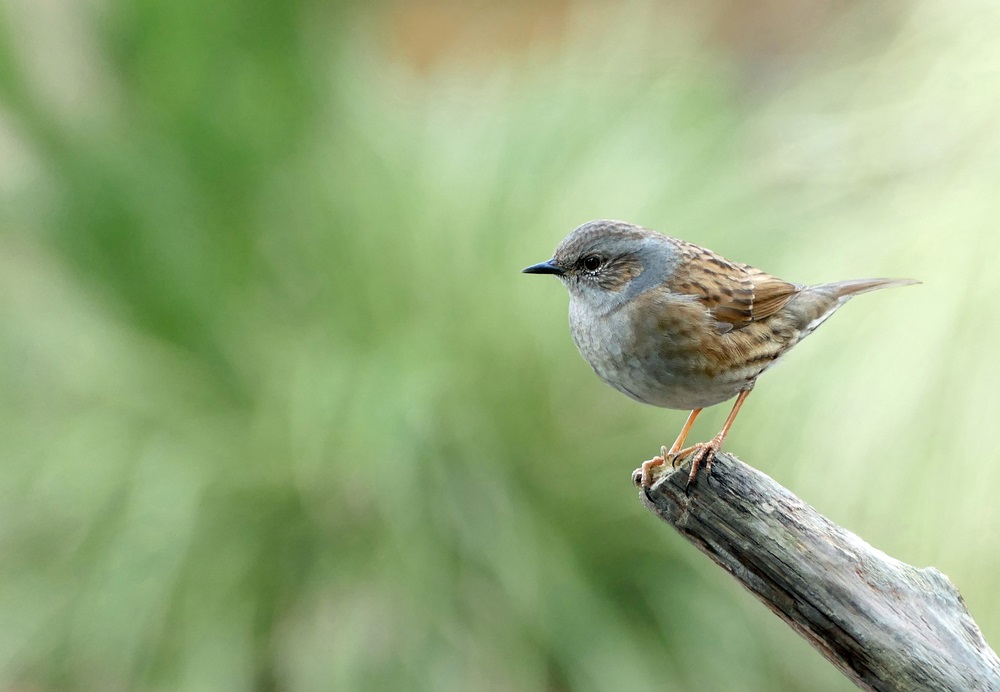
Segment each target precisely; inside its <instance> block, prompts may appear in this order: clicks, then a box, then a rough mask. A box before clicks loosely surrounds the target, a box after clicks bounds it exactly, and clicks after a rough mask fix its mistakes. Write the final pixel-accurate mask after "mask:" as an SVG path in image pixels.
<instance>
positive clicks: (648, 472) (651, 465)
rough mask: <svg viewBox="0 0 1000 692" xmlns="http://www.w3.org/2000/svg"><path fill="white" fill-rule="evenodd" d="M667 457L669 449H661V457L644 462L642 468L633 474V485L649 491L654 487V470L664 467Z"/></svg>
mask: <svg viewBox="0 0 1000 692" xmlns="http://www.w3.org/2000/svg"><path fill="white" fill-rule="evenodd" d="M666 456H667V448H666V447H660V456H658V457H653V458H652V459H647V460H646V461H644V462H642V466H640V467H639V468H637V469H636V470H635V471H633V472H632V483H633V484H634V485H637V486H639V487H640V488H646V489H647V490H648V489H649V488H651V487H652V486H653V469H655V468H656V467H657V466H663V464H664V459H665V458H666Z"/></svg>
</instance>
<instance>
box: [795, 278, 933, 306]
mask: <svg viewBox="0 0 1000 692" xmlns="http://www.w3.org/2000/svg"><path fill="white" fill-rule="evenodd" d="M918 283H920V282H919V281H916V280H914V279H853V280H851V281H834V282H833V283H829V284H820V285H819V286H812V287H810V289H809V290H814V291H820V292H823V293H831V294H833V295H835V296H836V297H837V298H838V299H842V300H841V302H843V300H846V299H848V298H850V297H851V296H856V295H858V294H859V293H867V292H868V291H877V290H878V289H880V288H893V287H894V286H909V285H910V284H918Z"/></svg>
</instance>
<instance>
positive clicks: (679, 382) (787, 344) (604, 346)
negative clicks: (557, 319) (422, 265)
mask: <svg viewBox="0 0 1000 692" xmlns="http://www.w3.org/2000/svg"><path fill="white" fill-rule="evenodd" d="M523 272H524V273H527V274H551V275H554V276H556V277H558V278H559V280H560V281H562V283H563V284H564V285H565V286H566V288H567V289H568V290H569V295H570V302H569V324H570V333H571V334H572V337H573V341H574V343H575V344H576V347H577V349H578V350H579V351H580V354H581V355H582V356H583V358H584V360H586V361H587V363H589V364H590V366H591V367H592V368H593V370H594V372H595V373H597V375H598V377H600V378H601V379H602V380H604V382H606V383H607V384H609V385H611V386H612V387H614V388H615V389H617V390H618V391H619V392H622V393H623V394H625V395H627V396H629V397H631V398H632V399H634V400H636V401H639V402H641V403H644V404H650V405H653V406H660V407H664V408H669V409H679V410H686V411H690V413H689V414H688V417H687V420H686V421H685V423H684V425H683V427H682V428H681V430H680V433H679V434H678V436H677V439H676V440H675V441H674V443H673V445H671V446H670V448H669V449H667V447H666V446H661V447H660V454H659V456H655V457H653V458H652V459H650V460H648V461H645V462H643V464H642V467H641V470H637V471H636V476H635V479H634V480H635V481H636V483H637V484H639V485H641V487H643V488H646V489H648V488H650V487H651V485H652V483H653V471H654V469H655V468H656V467H658V466H661V465H664V464H665V463H668V462H669V463H670V464H671V465H672V466H674V467H676V465H677V463H678V462H679V461H680V460H683V459H686V458H688V457H691V470H690V472H689V474H688V479H687V486H686V487H687V488H688V489H690V487H691V484H692V483H694V482H695V479H696V478H697V475H698V469H699V468H700V467H701V466H702V465H704V466H705V472H706V474H708V476H709V477H710V476H711V472H712V460H713V459H714V458H715V455H716V454H717V453H718V452H719V451H720V450H721V449H722V445H723V442H724V441H725V439H726V435H728V433H729V430H730V428H731V427H732V425H733V421H734V420H735V419H736V416H737V414H738V413H739V412H740V408H741V407H742V406H743V404H744V402H745V401H746V399H747V396H749V394H750V392H751V391H752V390H753V388H754V385H755V384H756V382H757V378H759V377H760V376H761V375H762V374H763V373H764V372H766V371H767V370H768V369H770V368H771V367H772V366H773V365H774V364H775V363H777V362H778V361H779V360H780V359H781V358H782V357H784V355H785V354H786V353H788V351H789V350H791V349H792V347H794V346H795V345H796V344H798V343H799V342H800V341H802V339H804V338H805V337H807V336H808V335H809V334H811V333H812V332H813V331H814V330H815V329H816V328H817V327H819V326H820V325H821V324H823V322H825V321H826V320H827V318H829V317H830V315H832V314H833V313H834V312H836V311H837V310H838V309H839V308H840V307H841V306H842V305H844V303H846V302H847V301H848V300H849V299H851V298H852V297H854V296H856V295H858V294H861V293H866V292H868V291H874V290H878V289H882V288H891V287H894V286H904V285H908V284H915V283H920V282H919V281H914V280H912V279H856V280H849V281H836V282H832V283H823V284H816V285H805V284H798V283H792V282H789V281H784V280H782V279H779V278H777V277H775V276H772V275H770V274H767V273H766V272H763V271H761V270H760V269H757V268H755V267H752V266H750V265H748V264H741V263H739V262H733V261H730V260H728V259H726V258H725V257H722V256H721V255H719V254H717V253H715V252H713V251H712V250H709V249H707V248H704V247H700V246H698V245H695V244H693V243H689V242H687V241H684V240H681V239H679V238H674V237H671V236H668V235H665V234H663V233H660V232H658V231H653V230H649V229H647V228H643V227H642V226H638V225H635V224H631V223H628V222H625V221H615V220H610V219H598V220H595V221H589V222H587V223H585V224H583V225H581V226H579V227H578V228H576V229H575V230H573V231H572V232H571V233H570V234H569V235H567V236H566V237H565V238H564V239H563V240H562V242H560V243H559V245H558V247H556V250H555V253H554V254H553V256H552V259H550V260H547V261H545V262H541V263H539V264H534V265H532V266H530V267H527V268H525V269H524V270H523ZM733 397H736V401H735V403H734V404H733V407H732V409H731V411H730V413H729V416H728V417H727V418H726V421H725V423H724V424H723V426H722V429H721V430H720V431H719V433H718V434H717V435H715V437H713V438H712V439H711V440H710V441H708V442H699V443H696V444H694V445H691V446H689V447H685V446H684V444H685V442H686V440H687V437H688V433H690V431H691V427H692V426H693V425H694V422H695V419H696V418H697V417H698V414H700V413H701V411H702V410H703V409H705V408H708V407H710V406H714V405H716V404H719V403H722V402H724V401H727V400H729V399H732V398H733Z"/></svg>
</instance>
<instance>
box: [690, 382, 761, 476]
mask: <svg viewBox="0 0 1000 692" xmlns="http://www.w3.org/2000/svg"><path fill="white" fill-rule="evenodd" d="M752 389H753V387H752V386H751V387H748V388H747V389H744V390H743V391H741V392H740V395H739V396H738V397H736V403H735V404H733V410H732V411H730V412H729V417H728V418H727V419H726V423H725V425H723V426H722V430H720V431H719V434H718V435H716V436H715V437H713V438H712V440H711V442H699V443H698V444H696V445H692V446H690V447H688V448H687V449H682V450H681V451H679V452H677V456H676V457H675V458H680V457H684V456H687V455H688V454H691V453H692V452H694V459H693V460H692V462H691V473H690V474H688V485H689V486H690V485H691V484H692V483H693V482H694V479H695V477H696V476H697V475H698V467H699V466H701V463H702V462H705V471H706V472H707V473H708V474H709V475H711V473H712V460H713V459H715V454H716V453H717V452H718V451H719V450H720V449H722V443H723V442H725V440H726V435H728V434H729V428H731V427H732V426H733V421H734V420H736V414H737V413H739V412H740V407H741V406H743V402H744V401H746V398H747V397H748V396H749V395H750V390H752Z"/></svg>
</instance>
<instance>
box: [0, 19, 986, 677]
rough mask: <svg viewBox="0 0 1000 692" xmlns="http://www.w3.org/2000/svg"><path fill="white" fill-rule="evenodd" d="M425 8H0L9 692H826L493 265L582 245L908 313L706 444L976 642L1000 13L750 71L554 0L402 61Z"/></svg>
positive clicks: (726, 49)
mask: <svg viewBox="0 0 1000 692" xmlns="http://www.w3.org/2000/svg"><path fill="white" fill-rule="evenodd" d="M710 6H711V7H713V8H715V11H716V12H720V13H721V12H723V5H722V4H720V5H719V6H718V7H716V6H715V5H714V4H710ZM415 7H417V8H418V9H415V10H414V9H412V8H410V9H409V10H405V9H404V6H403V5H402V4H396V5H393V4H387V5H379V6H372V7H368V6H362V5H357V6H355V5H351V4H344V5H338V4H327V3H321V2H307V1H303V2H297V3H296V2H287V3H279V2H254V3H249V4H248V3H240V2H235V0H222V1H221V2H216V3H211V4H210V5H205V4H203V3H191V2H163V1H160V0H144V1H140V2H133V3H126V2H118V1H117V0H109V1H108V2H104V3H96V2H95V3H81V4H79V5H77V6H73V7H70V6H66V7H56V6H55V5H54V4H51V3H48V4H46V3H43V4H40V5H35V4H32V3H28V2H25V1H21V2H16V3H12V4H11V5H10V6H9V7H5V8H4V9H3V10H2V11H0V20H2V21H3V26H2V33H0V198H2V204H0V430H2V434H0V489H2V490H0V492H2V496H3V501H2V502H0V614H2V617H0V688H3V689H79V690H90V689H93V690H98V689H100V690H108V689H149V690H168V689H169V690H173V689H258V690H269V689H281V690H285V689H287V690H329V689H338V690H339V689H344V690H383V689H426V690H478V689H498V690H508V689H509V690H543V689H544V690H562V689H572V690H612V689H620V690H646V689H732V690H737V689H739V690H746V689H761V690H764V689H767V690H775V689H789V690H793V689H809V690H817V689H829V690H834V689H836V690H841V689H849V686H848V683H847V682H846V680H844V679H842V678H841V677H840V676H839V674H837V673H836V672H835V671H834V670H833V669H832V667H830V666H829V665H828V664H827V663H826V662H825V661H824V660H823V659H822V658H821V657H820V656H819V655H818V654H817V653H815V652H813V651H812V650H811V649H809V647H808V646H807V645H806V644H805V643H804V642H802V641H800V640H799V639H798V638H797V637H796V636H795V635H794V634H792V633H791V632H788V631H786V628H785V626H784V625H783V624H781V623H780V622H779V621H778V620H777V619H776V618H774V617H773V616H772V615H771V614H770V613H769V612H767V611H766V609H765V608H764V607H763V606H761V605H759V604H758V603H756V602H755V601H753V599H752V598H751V597H750V596H749V595H747V594H745V593H743V592H742V591H741V590H740V589H739V587H738V586H736V585H735V583H733V582H732V581H731V580H729V579H728V577H726V575H724V574H721V573H718V571H717V570H716V568H714V567H713V566H712V565H710V564H709V563H708V561H707V560H706V559H705V558H704V557H703V556H701V555H700V554H697V552H696V551H695V550H694V549H693V548H691V547H690V546H689V545H687V544H685V543H684V542H683V541H682V540H681V539H680V538H679V537H677V536H675V535H673V534H672V533H671V532H669V531H668V530H666V529H665V527H663V526H661V525H659V524H657V523H656V521H654V519H653V518H652V517H651V516H649V515H648V513H646V512H645V511H644V510H642V508H641V507H640V505H639V503H638V502H636V499H635V492H634V490H633V489H632V487H631V486H630V483H629V475H630V472H631V470H632V469H633V468H634V467H635V466H636V465H638V463H639V462H641V461H642V460H643V459H645V458H648V457H649V456H650V455H651V454H653V453H655V451H656V450H657V449H658V448H659V446H660V444H664V443H667V444H669V442H670V441H671V440H672V439H673V436H674V434H675V432H676V429H677V427H678V426H679V425H680V424H681V422H682V421H683V418H684V413H682V412H670V411H662V410H652V409H647V408H645V407H642V406H639V405H638V404H635V403H633V402H631V401H629V400H627V399H625V398H624V397H621V396H620V395H618V394H617V393H615V392H613V391H611V390H610V389H608V388H606V387H604V386H603V385H601V384H600V383H599V382H598V381H597V379H596V378H595V377H593V375H592V374H591V373H590V372H589V370H588V368H587V367H586V365H585V364H584V363H583V362H582V360H581V359H580V358H579V356H578V355H577V354H576V352H575V350H574V349H573V346H572V344H571V342H570V339H569V336H568V330H567V327H566V317H565V310H566V296H565V294H564V292H563V290H562V289H561V288H560V287H559V286H558V285H557V282H554V281H551V280H546V279H544V278H542V277H528V276H522V275H521V274H519V270H520V269H521V268H522V267H523V266H526V265H528V264H531V263H534V262H537V261H541V260H544V259H547V258H548V257H549V254H550V253H551V250H552V248H553V247H554V246H555V244H556V243H557V242H558V240H559V239H560V238H561V237H562V236H563V235H564V234H565V233H567V232H568V231H569V230H571V229H572V228H573V227H574V226H576V225H577V224H579V223H582V222H584V221H587V220H589V219H592V218H599V217H610V218H624V219H628V220H630V221H633V222H636V223H642V224H644V225H646V226H649V227H652V228H657V229H660V230H664V231H666V232H669V233H672V234H675V235H679V236H682V237H684V238H686V239H688V240H691V241H693V242H697V243H701V244H703V245H706V246H708V247H711V248H713V249H715V250H717V251H719V252H721V253H723V254H725V255H726V256H729V257H731V258H733V259H736V260H740V261H745V262H749V263H752V264H755V265H757V266H760V267H762V268H764V269H765V270H768V271H771V272H774V273H775V274H778V275H780V276H782V277H783V278H787V279H789V280H793V281H799V282H821V281H828V280H835V279H845V278H855V277H864V276H878V275H888V276H912V277H914V278H919V279H921V280H923V281H924V284H923V285H922V286H919V287H915V288H907V289H900V290H898V291H892V292H886V293H885V294H876V295H872V296H865V297H863V298H859V299H858V300H857V301H855V302H852V303H851V304H850V305H849V306H848V307H847V308H846V309H845V310H844V311H843V313H842V314H839V315H837V316H836V317H835V318H833V319H832V320H831V321H830V322H829V324H828V326H824V327H823V329H821V330H819V331H818V332H817V333H816V335H815V336H813V337H810V339H809V341H808V342H805V343H804V344H803V345H802V346H800V347H799V348H798V349H797V350H796V352H795V353H793V354H792V355H791V356H790V357H789V359H788V361H787V362H786V363H784V364H783V365H782V366H781V367H780V368H777V369H776V370H775V371H774V372H773V373H769V374H768V375H767V377H766V378H764V379H762V380H761V383H760V385H759V386H758V388H757V390H756V391H755V392H754V395H753V397H751V399H750V400H749V401H748V404H747V407H746V408H745V409H744V413H743V414H741V416H740V419H739V421H738V422H737V425H736V427H735V428H734V431H733V434H732V435H731V437H730V440H729V442H728V443H727V445H728V449H730V450H731V451H733V452H735V453H737V454H738V455H740V456H741V457H742V458H744V459H745V460H747V461H748V462H749V463H751V464H754V465H756V466H758V467H760V468H762V469H764V470H765V471H766V472H768V473H769V474H772V475H773V476H775V477H776V478H777V479H778V480H779V481H780V482H782V483H783V484H784V485H786V486H788V487H790V488H791V489H792V490H793V491H794V492H796V493H797V494H799V495H800V496H801V497H803V498H804V499H805V500H806V501H808V502H810V503H811V504H813V505H815V506H816V507H817V508H819V509H820V510H821V511H823V512H824V513H826V514H828V515H829V516H830V517H831V518H832V519H834V520H835V521H837V522H838V523H841V524H843V525H845V526H847V527H848V528H850V529H852V530H854V531H855V532H857V533H859V534H860V535H861V536H862V537H864V538H865V539H866V540H869V541H871V542H872V543H873V544H874V545H876V546H878V547H880V548H882V549H884V550H886V551H887V552H888V553H890V554H892V555H894V556H896V557H899V558H900V559H903V560H906V561H908V562H911V563H913V564H917V565H920V566H923V565H926V564H934V565H935V566H937V567H939V568H940V569H942V571H944V572H945V573H947V574H948V575H949V576H950V577H951V578H952V579H953V581H955V583H956V584H957V585H958V586H959V588H960V589H961V590H962V592H963V594H964V595H965V597H966V599H967V601H968V603H969V605H970V608H971V610H972V612H973V615H974V616H975V617H976V619H977V621H978V622H979V624H980V625H981V627H982V628H983V630H984V633H985V634H986V636H987V639H992V640H994V641H995V640H997V639H998V638H1000V594H998V593H997V592H996V590H995V588H994V586H993V582H992V576H991V575H992V574H993V573H994V572H995V569H996V567H997V563H998V560H1000V558H998V555H1000V551H997V549H996V548H997V535H998V531H1000V513H998V512H997V510H996V507H997V505H996V502H995V492H996V489H997V488H998V487H1000V468H997V465H996V464H993V462H992V461H991V458H992V456H993V453H992V451H991V448H990V445H989V438H988V432H989V431H990V430H991V429H992V423H993V421H995V420H996V417H997V415H998V414H1000V404H998V403H997V400H996V396H995V394H994V388H995V385H996V383H997V382H998V381H1000V377H998V376H1000V372H998V370H1000V365H998V361H997V359H996V358H995V357H994V356H993V353H994V352H995V340H994V339H993V336H998V335H1000V324H998V316H997V310H996V308H995V307H994V302H995V300H994V299H993V296H995V295H996V293H997V290H998V289H1000V278H998V274H997V272H996V270H995V268H994V267H993V266H992V265H993V263H994V261H995V259H996V257H998V251H1000V235H998V234H997V233H996V230H995V227H996V224H997V222H998V220H1000V202H998V197H997V195H996V189H997V187H998V185H1000V167H998V166H997V163H996V162H997V161H998V160H1000V157H998V154H1000V130H998V129H997V128H996V125H995V123H996V122H997V120H998V116H1000V105H998V104H1000V100H997V98H996V96H997V94H998V87H997V82H996V80H995V79H994V77H995V75H996V70H997V69H1000V48H997V43H996V42H995V41H993V40H992V39H991V38H990V37H991V36H995V35H996V32H995V30H997V29H1000V12H998V11H997V10H996V9H995V8H993V7H992V6H991V5H990V4H989V3H977V2H973V1H971V0H970V1H968V2H961V3H945V2H920V3H913V4H908V5H907V4H903V5H898V6H896V5H891V6H887V7H883V8H880V9H874V8H871V9H862V8H857V9H854V10H849V11H847V10H845V11H843V12H841V13H840V14H837V15H832V16H830V17H828V18H827V20H826V21H824V22H823V23H822V26H819V27H811V28H809V29H808V31H809V38H808V41H807V43H808V44H809V45H806V46H803V45H798V46H797V47H796V48H795V50H794V51H793V52H792V53H791V54H790V55H789V56H785V57H783V58H781V59H778V58H774V56H770V60H764V59H762V57H761V56H760V55H756V56H751V55H748V54H747V53H746V52H740V51H739V50H737V49H735V48H733V47H732V46H730V45H727V44H726V42H725V41H720V40H719V38H718V36H717V35H716V34H715V33H713V31H712V29H711V27H713V26H714V24H713V22H715V21H716V20H717V19H718V18H717V17H715V16H713V15H711V13H706V12H695V11H694V9H693V8H687V9H685V8H684V6H683V5H681V4H678V5H676V6H670V8H669V9H663V8H658V7H657V6H654V5H652V4H649V5H647V4H643V3H629V4H627V6H623V7H620V8H618V9H614V10H613V9H611V7H610V6H608V7H601V6H600V5H591V4H588V3H579V4H574V3H568V4H559V5H558V11H559V12H560V13H561V15H560V16H562V17H563V20H562V24H561V29H560V30H559V31H552V32H550V33H548V34H544V33H543V34H541V35H539V36H535V35H533V34H529V37H528V38H526V39H522V40H520V41H518V42H517V43H516V45H514V46H504V47H501V48H495V49H492V50H485V49H482V47H481V46H479V45H477V41H478V40H480V39H482V36H483V35H484V34H483V29H482V26H479V27H478V29H476V30H473V29H471V28H470V29H469V33H468V36H465V34H463V33H462V32H458V36H459V40H457V41H454V42H452V43H449V44H447V45H445V46H440V47H437V49H436V51H435V53H434V56H433V58H431V59H430V60H429V63H426V64H425V63H423V62H421V61H419V60H415V59H408V58H407V55H406V52H405V50H403V49H402V48H400V41H399V37H398V32H400V31H405V29H406V25H405V22H403V24H404V26H403V28H402V29H400V27H399V23H400V22H401V21H402V20H399V19H394V17H396V16H397V15H400V14H401V15H403V16H404V18H408V20H410V21H412V20H413V19H414V18H415V17H416V18H419V17H420V16H421V12H422V10H421V9H420V8H421V7H423V5H421V4H418V5H416V6H415ZM435 7H436V8H437V9H435ZM445 7H450V5H448V4H447V3H445ZM549 10H551V11H555V10H552V8H551V7H550V8H549ZM477 11H482V12H483V13H486V18H485V20H484V21H486V22H487V23H488V22H489V21H491V20H493V19H496V17H495V16H494V15H491V14H489V13H488V12H487V9H486V7H485V6H483V7H480V8H479V9H478V10H475V11H473V12H472V13H471V14H468V15H467V16H466V19H467V20H469V23H470V25H477V19H476V12H477ZM426 12H428V13H430V17H431V19H428V20H426V21H427V22H428V23H429V24H434V23H435V22H434V17H437V16H438V15H435V14H434V12H439V13H440V12H442V10H441V9H440V6H439V5H435V3H429V4H428V5H427V9H426ZM445 14H446V13H445ZM392 27H395V29H393V28H392ZM786 30H788V28H787V27H786ZM394 31H395V32H396V33H393V32H394ZM477 31H478V32H479V33H477ZM791 31H792V33H793V34H794V33H795V32H796V31H797V29H796V28H795V27H792V29H791ZM801 31H802V32H806V29H804V28H803V29H801ZM991 32H992V33H991ZM417 33H419V32H417ZM486 35H488V33H487V34H486ZM463 37H465V38H464V39H463ZM431 42H433V41H431ZM779 57H780V56H779ZM755 61H756V62H755ZM719 408H720V409H723V408H725V407H719ZM724 415H725V411H724V410H717V411H714V412H713V413H711V414H707V415H705V416H703V418H702V420H700V421H699V424H698V426H697V427H696V429H695V433H694V435H695V437H705V438H707V436H709V435H711V434H713V433H714V431H715V427H716V426H717V425H719V424H720V423H721V421H722V419H723V416H724Z"/></svg>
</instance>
